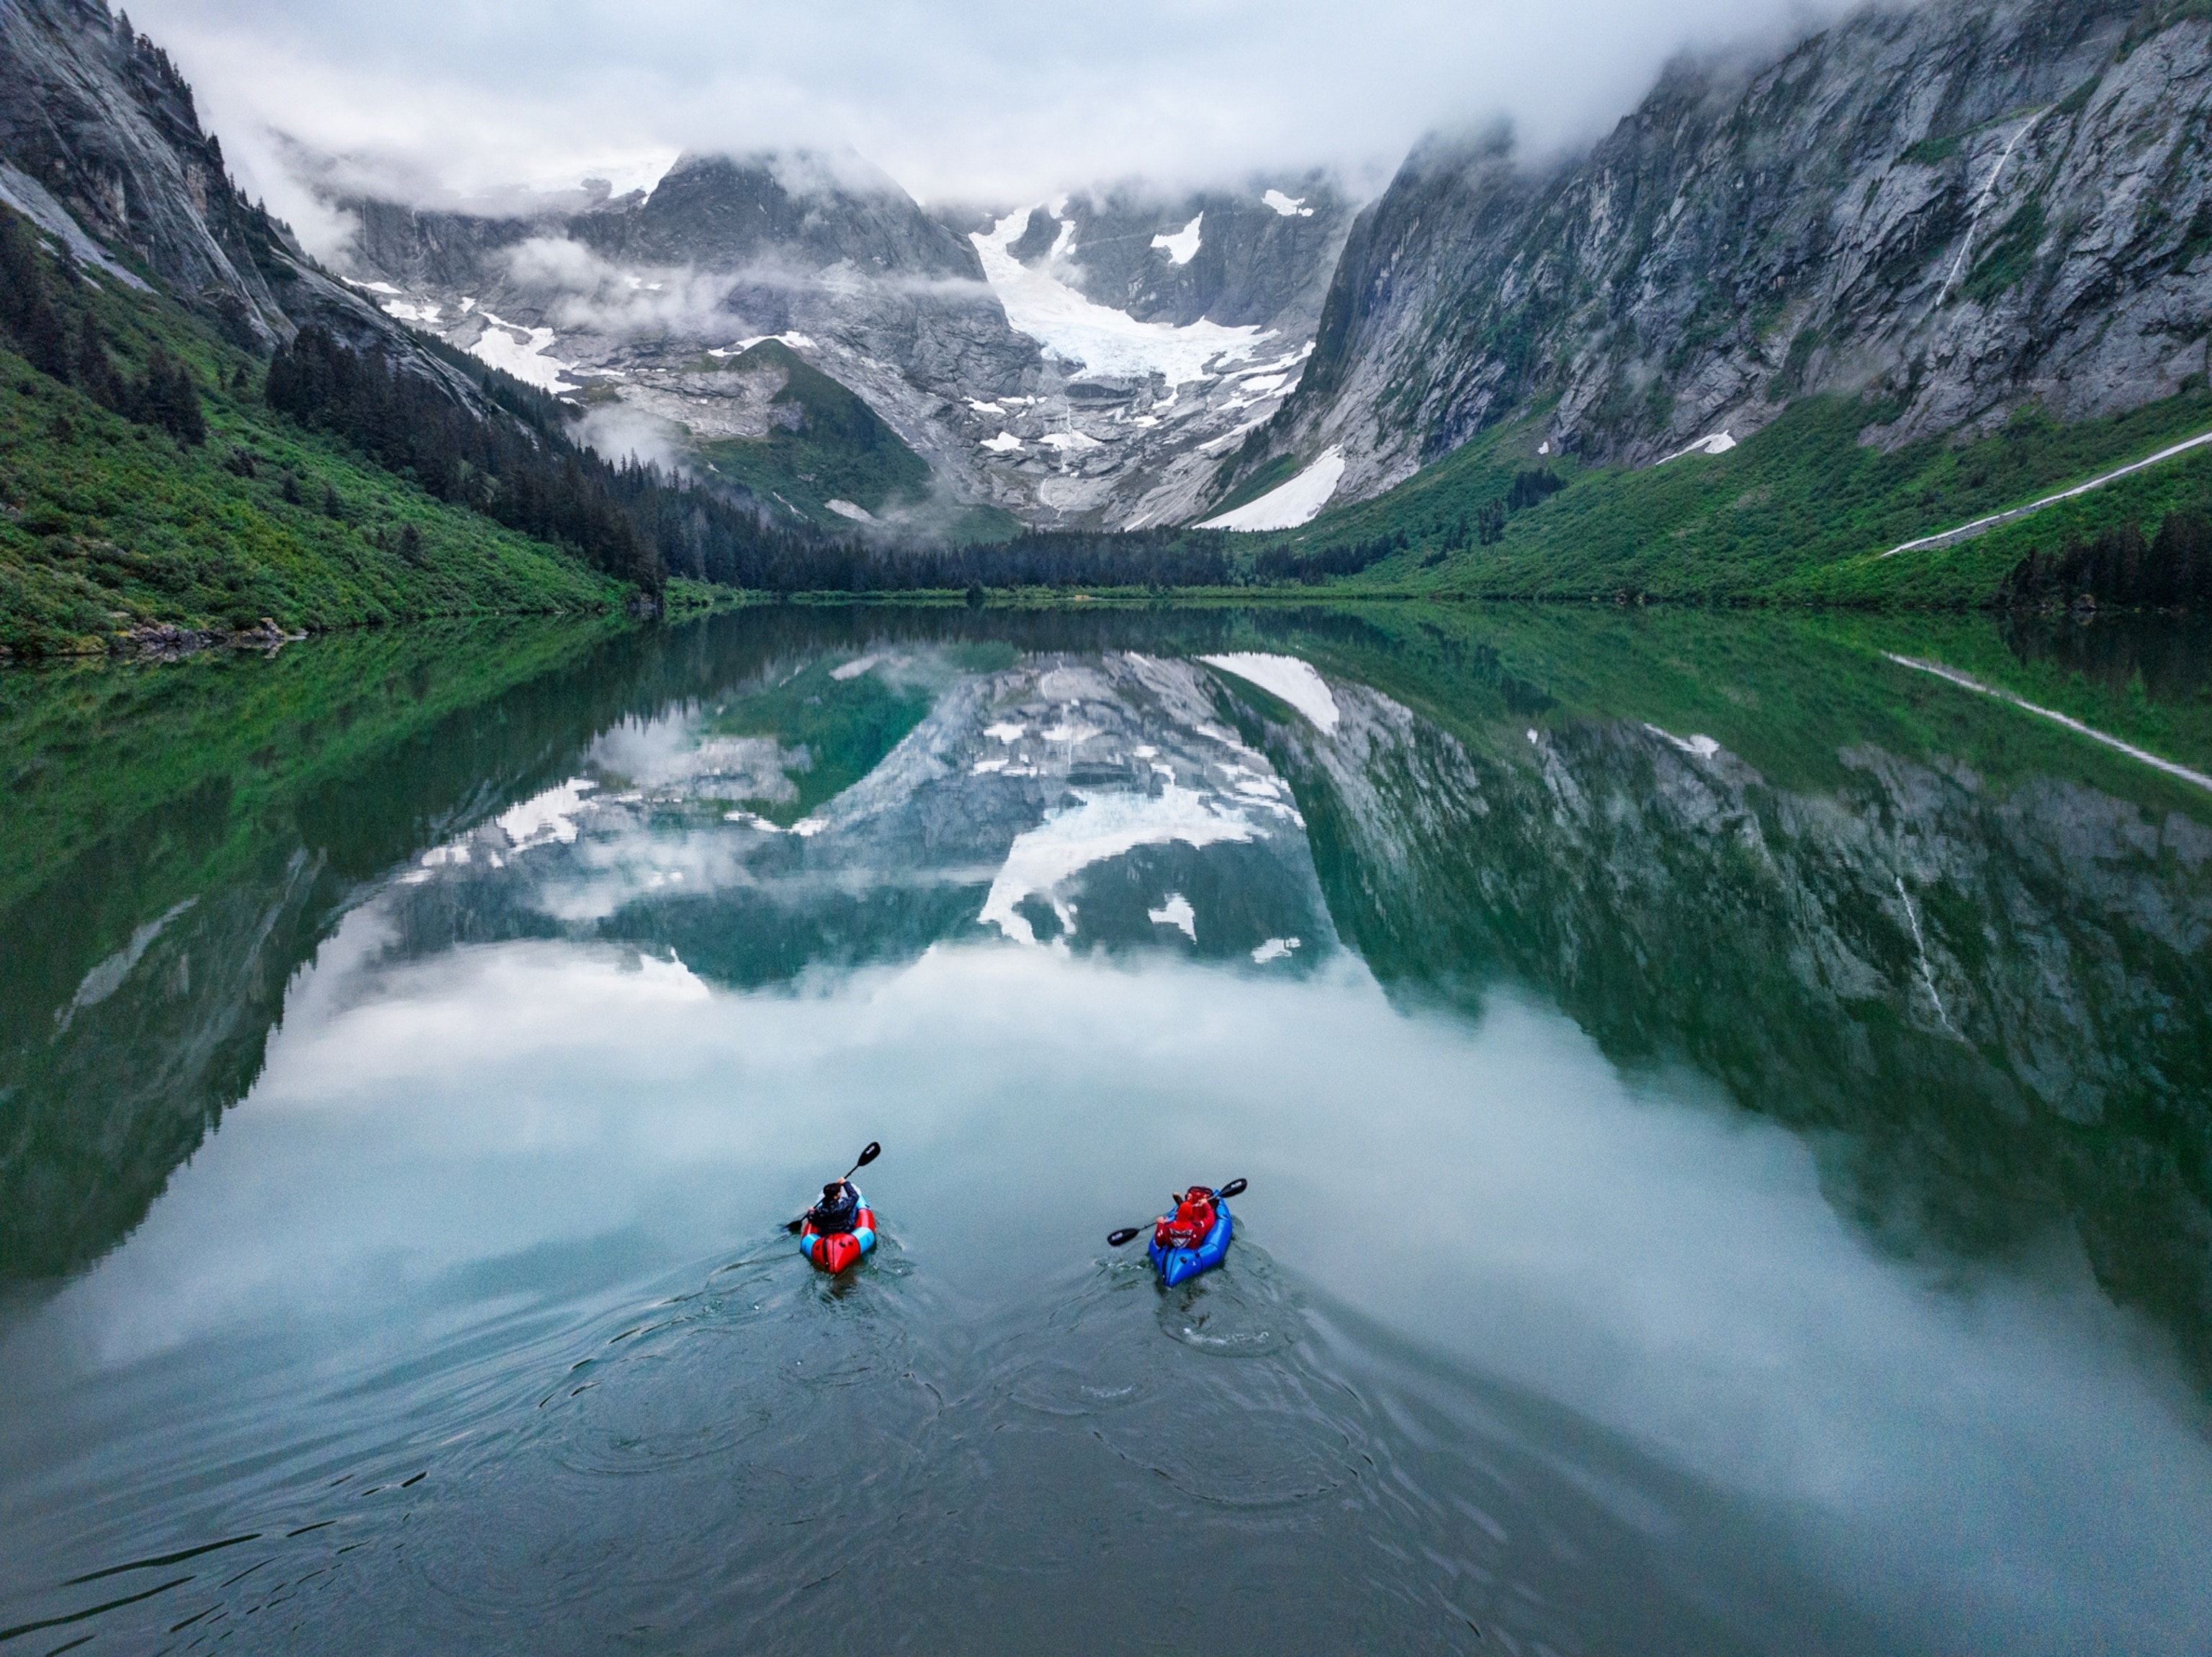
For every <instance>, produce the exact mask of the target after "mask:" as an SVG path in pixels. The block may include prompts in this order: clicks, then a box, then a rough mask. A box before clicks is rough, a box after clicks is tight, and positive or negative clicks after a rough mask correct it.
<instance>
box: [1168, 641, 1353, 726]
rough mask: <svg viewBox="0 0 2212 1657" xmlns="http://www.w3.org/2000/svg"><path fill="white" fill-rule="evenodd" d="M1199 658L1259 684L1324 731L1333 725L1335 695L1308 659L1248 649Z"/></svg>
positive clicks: (1335, 717)
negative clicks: (1302, 659) (1265, 653)
mask: <svg viewBox="0 0 2212 1657" xmlns="http://www.w3.org/2000/svg"><path fill="white" fill-rule="evenodd" d="M1199 660H1200V661H1202V662H1204V663H1205V664H1206V666H1207V667H1218V668H1219V669H1221V671H1222V672H1223V673H1234V674H1235V675H1236V676H1237V678H1239V679H1243V680H1245V681H1247V682H1248V683H1249V684H1253V685H1258V686H1259V687H1260V688H1261V690H1263V691H1267V694H1268V695H1270V696H1274V697H1279V698H1282V699H1283V700H1284V701H1285V702H1287V703H1289V704H1291V706H1292V707H1293V708H1296V709H1297V710H1298V711H1299V712H1300V713H1302V714H1304V716H1306V717H1307V718H1308V719H1310V720H1311V721H1312V722H1313V723H1314V726H1315V728H1316V729H1318V730H1320V731H1321V732H1322V733H1323V734H1327V733H1328V732H1331V731H1334V729H1335V728H1336V722H1337V710H1336V698H1335V697H1334V696H1332V695H1331V694H1330V693H1329V688H1328V683H1327V681H1325V680H1324V679H1322V676H1321V675H1320V674H1319V673H1316V672H1315V671H1314V667H1313V664H1312V663H1311V662H1310V661H1299V660H1298V658H1297V657H1296V656H1277V655H1262V654H1261V653H1259V652H1256V651H1249V650H1240V651H1236V652H1233V653H1232V654H1231V655H1219V656H1200V658H1199Z"/></svg>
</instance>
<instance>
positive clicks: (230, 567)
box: [0, 286, 627, 654]
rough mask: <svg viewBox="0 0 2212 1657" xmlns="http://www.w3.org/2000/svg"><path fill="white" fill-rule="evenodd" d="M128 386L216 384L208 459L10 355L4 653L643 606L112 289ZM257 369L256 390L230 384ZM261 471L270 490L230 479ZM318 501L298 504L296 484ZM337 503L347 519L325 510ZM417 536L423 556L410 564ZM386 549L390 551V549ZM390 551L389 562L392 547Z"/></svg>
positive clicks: (179, 321) (184, 323)
mask: <svg viewBox="0 0 2212 1657" xmlns="http://www.w3.org/2000/svg"><path fill="white" fill-rule="evenodd" d="M90 303H91V308H92V309H93V310H94V314H96V315H97V316H98V318H99V319H100V323H101V326H102V327H103V329H104V331H105V332H106V335H107V337H108V339H109V342H110V348H111V352H112V354H113V355H114V356H116V357H117V359H118V363H119V364H120V365H121V366H123V367H124V368H125V369H126V371H128V370H131V369H135V368H136V367H137V365H138V364H139V363H141V362H143V360H144V358H145V356H146V354H147V352H148V351H149V350H150V349H151V348H152V347H153V346H154V345H155V344H157V343H158V344H161V346H163V347H164V348H166V349H167V350H168V352H169V353H170V355H171V356H174V357H177V358H179V360H181V361H183V362H185V363H187V364H188V365H189V366H190V367H191V370H192V373H193V375H194V378H195V379H196V380H197V381H198V382H199V384H200V386H201V387H202V393H203V396H202V404H203V407H204V410H205V412H206V416H207V422H208V428H209V435H208V441H207V443H206V444H205V446H204V447H203V448H185V447H183V446H181V445H179V443H177V442H174V441H173V440H172V439H171V438H170V437H168V436H167V435H166V434H165V433H163V432H161V430H159V429H156V428H153V427H149V426H141V425H136V424H133V423H131V422H130V421H127V420H125V419H123V418H121V417H118V416H117V415H113V414H111V413H109V412H107V411H106V410H104V409H101V408H100V407H99V406H98V405H96V404H94V402H92V401H91V400H90V399H88V398H87V397H85V396H84V395H82V393H79V392H77V391H76V390H74V389H72V388H71V387H68V386H65V385H63V384H61V383H60V382H58V381H54V380H51V379H49V378H47V377H46V376H45V375H41V374H40V373H38V372H37V371H36V370H34V369H32V368H31V367H30V366H29V365H28V364H27V362H24V361H23V359H22V358H21V357H20V356H16V355H15V354H14V353H13V352H11V351H9V350H5V349H0V647H5V648H6V649H10V650H13V651H15V652H19V653H24V654H43V653H53V652H69V651H81V650H86V649H100V648H101V647H103V646H104V645H105V644H106V643H107V641H108V640H109V639H110V638H112V637H113V636H114V635H115V634H116V633H117V632H118V631H121V630H124V629H126V628H128V627H130V626H131V625H134V624H139V623H143V622H175V623H178V624H183V625H187V626H193V627H207V626H241V625H251V624H254V623H256V622H258V620H259V619H260V618H262V617H264V616H266V617H270V618H274V619H275V620H276V621H277V622H279V623H282V624H284V625H285V626H287V627H288V628H295V629H297V628H302V627H306V628H327V627H341V626H350V625H359V624H375V623H380V622H386V621H395V620H402V619H412V618H422V617H429V616H453V615H468V614H483V613H489V612H579V611H605V610H607V609H610V608H615V607H619V606H620V604H621V602H622V601H623V599H624V597H625V596H626V594H627V589H626V588H623V587H622V586H621V585H620V584H618V583H617V582H613V581H611V580H609V579H608V578H606V577H605V576H601V575H599V574H598V573H596V572H594V571H592V570H589V569H587V568H586V566H585V565H584V564H582V563H581V562H580V560H578V559H576V558H574V557H570V556H568V554H566V553H564V552H562V551H559V550H558V549H556V548H554V547H550V546H548V545H544V544H543V543H540V542H536V541H532V540H529V539H525V538H524V537H522V536H520V535H517V534H514V533H512V532H510V531H507V530H505V529H502V528H501V527H499V526H497V525H496V524H494V523H492V522H491V521H489V520H488V519H484V518H481V517H478V516H477V515H475V514H474V513H471V512H468V511H466V510H465V509H460V508H458V507H448V506H446V505H443V504H441V503H439V502H437V501H435V500H433V499H432V498H431V497H430V496H428V495H427V494H425V493H424V492H423V491H422V490H420V489H418V488H416V486H415V485H414V484H411V483H410V482H408V481H407V480H405V479H404V478H397V477H394V476H392V474H391V473H389V472H383V471H381V470H380V469H379V468H378V467H376V466H374V465H372V464H371V463H369V462H368V460H364V459H362V458H361V457H360V456H358V455H356V454H353V453H352V452H351V451H349V449H348V448H346V447H345V446H344V445H343V444H342V443H339V442H336V441H335V440H332V439H329V438H325V437H322V436H315V435H313V434H309V433H307V432H304V431H302V430H301V429H299V428H297V427H295V426H294V425H293V424H292V423H290V422H289V421H287V420H285V419H283V417H280V416H277V415H276V414H273V413H272V412H270V411H269V410H268V409H267V408H265V407H264V406H263V405H262V404H261V401H260V398H259V393H258V364H256V363H253V362H252V361H251V359H249V358H247V357H246V356H243V355H242V354H241V353H240V352H239V351H237V350H234V349H232V348H231V347H230V346H228V344H224V343H222V341H220V340H219V339H218V338H216V337H215V335H214V334H213V333H212V332H211V331H210V330H209V329H208V328H207V327H205V326H203V325H202V324H201V323H200V322H199V321H198V320H197V319H195V318H193V317H191V316H190V315H188V314H185V312H184V311H183V310H182V309H181V308H179V307H178V306H176V305H174V304H173V303H171V302H168V301H167V300H166V299H159V298H150V299H149V298H148V297H146V296H144V295H127V294H125V293H122V292H120V291H118V290H114V289H107V288H106V287H104V286H103V287H100V288H98V289H96V290H95V291H94V292H93V294H92V296H91V300H90ZM241 366H243V367H246V368H247V370H248V374H249V376H250V384H249V388H248V389H247V390H246V391H244V392H241V393H233V392H231V391H229V390H228V389H223V390H219V391H218V390H214V389H210V388H211V387H215V386H216V385H217V384H220V385H222V386H223V387H228V385H229V383H230V381H231V378H232V376H233V375H234V374H235V372H236V371H237V369H239V368H240V367H241ZM241 448H242V449H245V450H246V451H248V452H250V453H251V454H253V455H254V456H256V457H257V460H258V465H257V471H258V475H257V476H256V477H254V478H244V477H240V476H237V475H235V474H234V473H233V472H230V471H228V470H226V469H225V467H224V466H223V465H222V461H223V460H225V459H226V458H227V457H228V456H230V455H231V454H233V452H234V450H238V449H241ZM286 472H290V473H292V474H294V475H295V476H296V478H298V482H299V494H300V497H301V498H300V503H298V504H294V503H290V502H288V501H286V500H285V499H284V497H283V480H284V474H285V473H286ZM325 484H327V485H329V486H330V487H331V488H332V489H334V490H336V491H337V497H338V501H339V503H340V511H341V514H342V516H341V518H339V519H336V520H334V519H332V518H330V517H328V516H326V515H325V513H324V511H323V509H322V503H323V498H324V488H325ZM409 524H412V525H413V526H414V527H415V528H416V532H417V533H419V535H420V537H421V551H420V554H419V557H417V558H416V559H415V560H414V561H412V562H410V560H409V559H407V558H406V557H403V556H402V555H401V552H400V551H399V548H400V545H401V543H400V535H401V532H402V529H403V527H404V526H406V525H409ZM379 538H380V539H381V542H382V545H380V544H379ZM387 549H388V550H387Z"/></svg>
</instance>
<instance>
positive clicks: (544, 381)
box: [469, 311, 576, 392]
mask: <svg viewBox="0 0 2212 1657" xmlns="http://www.w3.org/2000/svg"><path fill="white" fill-rule="evenodd" d="M479 314H480V315H482V316H483V320H484V321H485V322H486V324H488V325H489V326H486V327H485V329H484V331H483V333H482V334H481V335H479V336H478V337H477V343H476V344H473V345H471V346H470V347H469V354H470V355H471V356H473V357H475V358H476V359H477V361H478V362H488V363H489V364H490V365H491V366H492V367H493V368H495V369H501V371H503V372H505V373H507V374H511V375H513V376H514V377H515V378H516V379H517V380H520V381H523V382H524V383H525V384H526V385H532V386H535V387H538V390H540V391H550V392H564V391H574V390H575V389H576V388H575V387H574V386H572V385H570V384H569V383H568V381H566V380H564V379H562V377H561V376H562V375H563V374H565V373H566V372H567V371H568V369H570V368H572V367H574V364H573V363H568V362H561V361H559V360H558V359H557V358H555V357H552V356H547V355H546V353H547V352H549V351H550V350H552V349H553V330H552V329H550V328H526V327H523V326H520V324H518V323H513V322H502V321H501V320H499V319H498V318H497V317H495V316H494V315H493V314H491V313H490V312H489V311H483V312H481V313H479ZM517 334H520V335H522V336H523V337H522V338H520V339H517V338H515V335H517Z"/></svg>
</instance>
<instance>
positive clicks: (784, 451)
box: [697, 339, 929, 528]
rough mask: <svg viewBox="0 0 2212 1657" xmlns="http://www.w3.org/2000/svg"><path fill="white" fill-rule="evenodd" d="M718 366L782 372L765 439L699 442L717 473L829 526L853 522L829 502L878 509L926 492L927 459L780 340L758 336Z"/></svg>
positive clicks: (700, 451)
mask: <svg viewBox="0 0 2212 1657" xmlns="http://www.w3.org/2000/svg"><path fill="white" fill-rule="evenodd" d="M718 366H720V368H721V369H722V370H723V371H724V372H726V373H731V374H759V373H763V372H770V371H780V372H781V373H782V374H783V375H784V376H785V378H784V384H783V389H782V390H781V391H779V392H778V393H776V394H775V397H774V398H773V399H770V406H771V407H772V408H773V409H774V410H775V411H776V417H775V423H774V424H772V425H771V427H770V428H769V435H768V436H766V437H764V438H759V439H745V438H734V437H732V438H722V439H720V440H717V441H715V442H705V443H701V444H699V445H697V453H698V454H699V456H700V458H701V459H702V460H703V461H705V462H707V463H708V464H709V465H711V466H712V467H713V468H714V472H715V473H716V474H717V475H719V476H720V477H722V478H727V479H729V480H731V481H732V482H735V483H739V484H744V486H745V487H746V488H747V489H750V490H752V491H753V493H755V494H756V495H757V496H760V497H761V498H762V499H763V500H776V501H781V502H782V503H783V504H784V505H786V506H787V507H789V508H791V509H792V510H793V511H794V512H797V513H799V515H801V516H803V517H805V518H807V519H808V520H810V521H812V522H814V523H817V524H820V525H823V526H824V527H829V528H847V527H850V525H851V522H852V521H851V520H849V519H848V518H846V517H844V516H843V515H841V514H837V513H834V512H832V511H830V510H829V506H828V503H829V502H831V501H846V502H849V503H851V504H853V505H854V506H857V507H860V508H861V509H863V510H865V511H867V512H871V513H881V512H882V511H883V510H884V509H886V508H887V507H890V506H893V505H895V504H897V503H901V502H904V501H919V500H921V499H922V498H924V497H925V496H927V494H928V492H929V463H928V462H927V460H923V459H922V458H921V456H920V455H919V454H915V452H914V451H913V450H912V449H911V448H908V447H907V445H906V443H905V442H904V441H903V440H902V439H901V437H900V436H899V435H898V434H897V433H896V432H895V431H893V430H892V429H890V426H888V425H886V424H885V423H884V421H883V419H882V417H880V416H879V415H878V414H877V413H876V411H874V410H873V409H872V408H870V407H869V406H868V405H867V404H866V402H864V401H862V400H861V399H860V397H858V396H857V395H855V394H854V393H853V392H851V391H850V390H848V389H847V388H846V387H844V386H843V385H842V384H840V383H839V382H838V381H835V380H832V379H831V378H830V377H829V375H826V374H823V372H822V371H821V370H820V369H814V368H810V367H809V366H808V365H807V364H806V363H805V362H804V361H802V360H801V359H800V357H799V354H798V353H797V352H796V351H794V350H792V349H791V348H790V347H789V346H788V345H787V344H784V343H783V342H782V341H781V340H780V339H763V340H762V341H761V342H760V343H759V344H757V345H755V346H753V347H752V348H751V349H750V350H745V351H741V352H739V353H738V355H737V356H732V357H729V358H726V359H725V360H723V361H722V362H720V364H719V365H718Z"/></svg>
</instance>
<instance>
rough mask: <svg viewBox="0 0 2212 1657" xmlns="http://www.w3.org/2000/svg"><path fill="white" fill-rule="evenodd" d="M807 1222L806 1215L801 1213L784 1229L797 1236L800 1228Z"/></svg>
mask: <svg viewBox="0 0 2212 1657" xmlns="http://www.w3.org/2000/svg"><path fill="white" fill-rule="evenodd" d="M805 1223H806V1216H805V1215H800V1216H799V1218H798V1219H796V1220H793V1221H791V1223H790V1224H788V1225H787V1226H786V1227H784V1229H785V1230H786V1231H787V1232H789V1233H790V1234H792V1235H793V1237H796V1236H798V1235H799V1228H800V1227H801V1226H803V1225H805Z"/></svg>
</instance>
